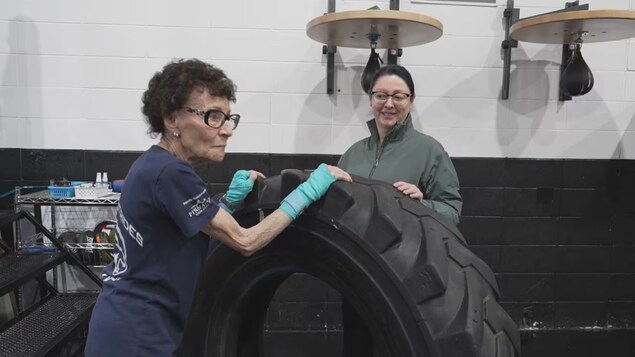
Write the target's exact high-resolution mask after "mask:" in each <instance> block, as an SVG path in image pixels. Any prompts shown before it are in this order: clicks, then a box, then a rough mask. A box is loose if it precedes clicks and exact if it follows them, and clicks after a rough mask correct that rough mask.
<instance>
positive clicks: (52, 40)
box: [0, 0, 635, 159]
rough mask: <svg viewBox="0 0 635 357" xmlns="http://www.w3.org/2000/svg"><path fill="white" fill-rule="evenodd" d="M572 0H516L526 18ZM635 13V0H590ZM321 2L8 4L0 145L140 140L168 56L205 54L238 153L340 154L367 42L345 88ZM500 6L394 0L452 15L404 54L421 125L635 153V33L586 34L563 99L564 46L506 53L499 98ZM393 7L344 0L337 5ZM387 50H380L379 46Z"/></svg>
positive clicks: (477, 142)
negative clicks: (585, 82)
mask: <svg viewBox="0 0 635 357" xmlns="http://www.w3.org/2000/svg"><path fill="white" fill-rule="evenodd" d="M565 2H566V1H565V0H562V1H561V2H558V1H555V2H554V1H553V0H516V1H515V3H516V6H517V7H519V8H520V9H521V17H526V16H530V15H535V14H539V13H543V12H547V11H552V10H557V9H559V8H562V7H563V6H564V3H565ZM583 2H584V3H589V5H590V7H591V9H607V8H614V9H635V0H588V1H583ZM327 4H328V0H271V1H258V0H231V1H220V0H207V1H201V0H180V1H170V0H135V1H128V0H111V1H96V0H57V1H50V0H28V1H27V0H22V1H10V0H0V36H1V37H2V38H0V147H2V148H11V147H20V148H46V149H100V150H101V149H103V150H145V149H146V148H147V147H148V146H149V145H151V144H152V143H154V142H155V140H153V139H151V138H150V137H148V135H147V134H146V127H145V123H144V121H143V117H142V116H141V114H140V108H139V106H140V96H141V94H142V93H143V90H144V89H145V87H146V85H147V82H148V79H149V78H150V77H151V75H152V74H153V73H154V72H155V71H157V70H159V69H160V68H161V67H162V66H163V65H164V64H165V63H167V62H168V61H169V60H170V59H172V58H181V57H198V58H201V59H203V60H205V61H209V62H211V63H214V64H216V65H218V66H219V67H221V68H223V69H224V70H225V71H226V72H227V73H228V75H229V76H230V77H231V78H232V79H233V80H234V81H235V82H236V83H237V85H238V88H239V93H238V103H236V104H235V105H234V107H233V111H234V112H237V113H240V114H241V115H242V120H241V123H240V127H239V129H238V130H236V132H235V133H234V137H233V138H232V139H231V140H230V145H229V148H228V150H229V151H230V152H272V153H316V154H339V153H342V152H343V151H344V150H345V149H346V148H347V147H348V146H349V145H350V144H351V143H352V142H353V141H355V140H358V139H360V138H362V137H364V136H366V135H367V129H366V127H365V124H364V123H365V121H366V120H367V119H369V118H370V115H371V112H370V108H369V103H368V98H367V97H366V96H365V95H364V94H363V93H362V91H361V88H360V85H359V81H360V77H361V73H362V71H363V67H364V65H365V63H366V61H367V59H368V51H366V50H358V49H350V48H338V52H337V54H336V62H337V63H336V72H337V73H336V85H337V87H336V90H337V94H335V95H332V96H328V95H326V58H325V57H324V56H323V55H322V52H321V47H322V45H321V44H320V43H317V42H314V41H313V40H311V39H309V38H308V37H307V36H306V34H305V26H306V24H307V22H308V21H309V20H311V19H312V18H314V17H316V16H320V15H321V14H323V13H324V12H325V11H326V9H327ZM505 4H506V0H498V4H497V6H494V7H491V6H453V5H439V4H430V3H411V2H410V1H409V0H401V2H400V6H401V10H404V11H413V12H419V13H423V14H425V15H428V16H432V17H434V18H437V19H438V20H440V21H441V22H442V23H443V25H444V35H443V36H442V37H441V38H440V39H439V40H437V41H435V42H433V43H430V44H426V45H423V46H418V47H409V48H405V49H404V55H403V57H402V58H401V63H402V64H403V65H405V66H407V67H408V68H409V69H410V71H411V73H412V74H413V76H414V78H415V82H416V86H417V94H418V97H417V99H416V102H415V108H414V115H415V125H416V127H417V128H419V129H420V130H422V131H424V132H426V133H428V134H430V135H433V136H434V137H435V138H437V139H438V140H439V141H441V142H442V143H443V144H444V146H445V147H446V149H447V150H448V152H449V153H450V154H451V155H452V156H457V157H459V156H463V157H534V158H602V159H608V158H625V159H635V42H634V41H635V40H625V41H615V42H606V43H598V44H585V45H584V46H583V54H584V56H585V59H586V61H587V63H588V64H589V65H590V66H591V68H592V69H593V73H594V76H595V80H596V81H595V87H594V89H593V90H592V91H591V92H590V93H589V94H587V95H586V96H583V97H580V98H576V99H574V100H572V101H569V102H564V103H563V102H558V101H557V90H558V85H557V84H558V80H559V65H560V57H561V47H560V46H557V45H540V44H530V43H522V42H521V43H520V44H519V47H518V48H517V49H514V50H513V51H512V60H513V64H512V72H511V86H510V100H507V101H504V100H501V99H500V91H501V83H502V77H503V70H502V66H503V61H502V59H501V53H500V43H501V41H502V39H503V36H504V29H503V26H502V14H503V10H504V7H505ZM373 5H379V6H380V7H381V8H383V9H387V8H388V6H389V2H388V0H382V1H361V0H338V1H337V2H336V6H337V10H338V11H344V10H355V9H366V8H369V7H371V6H373ZM381 53H382V54H383V51H381Z"/></svg>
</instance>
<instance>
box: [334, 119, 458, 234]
mask: <svg viewBox="0 0 635 357" xmlns="http://www.w3.org/2000/svg"><path fill="white" fill-rule="evenodd" d="M366 124H367V125H368V129H370V137H368V138H366V139H362V140H360V141H358V142H356V143H355V144H353V146H351V147H350V148H349V149H348V150H346V152H345V153H344V155H342V157H341V158H340V161H339V163H338V166H339V167H340V168H342V169H343V170H345V171H347V172H348V173H350V174H353V175H357V176H363V177H368V178H371V179H375V180H381V181H385V182H388V183H395V182H397V181H405V182H408V183H412V184H416V185H417V186H418V187H419V190H421V192H423V195H424V199H423V200H422V201H421V202H422V203H423V204H424V205H426V206H428V207H430V208H432V209H433V210H435V211H437V212H439V213H441V214H442V215H444V216H446V217H447V218H449V219H450V220H451V221H452V222H454V224H458V223H459V216H460V215H461V208H462V207H463V201H462V199H461V195H460V194H459V178H458V177H457V175H456V171H455V170H454V165H452V161H451V160H450V156H448V153H447V152H445V149H444V148H443V146H441V144H440V143H439V142H438V141H436V140H435V139H434V138H432V137H431V136H428V135H425V134H422V133H420V132H418V131H417V130H416V129H415V128H414V127H413V126H412V119H411V117H410V115H408V117H407V118H406V120H404V121H403V123H400V124H397V125H396V126H395V127H394V128H393V129H392V130H391V131H390V132H389V133H388V134H387V135H386V138H385V139H384V144H383V145H381V146H380V145H379V133H378V132H377V126H376V125H375V119H372V120H369V121H368V122H367V123H366Z"/></svg>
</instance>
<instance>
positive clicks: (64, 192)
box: [49, 186, 75, 198]
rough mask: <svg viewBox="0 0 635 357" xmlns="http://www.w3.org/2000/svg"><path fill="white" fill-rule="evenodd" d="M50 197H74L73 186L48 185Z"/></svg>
mask: <svg viewBox="0 0 635 357" xmlns="http://www.w3.org/2000/svg"><path fill="white" fill-rule="evenodd" d="M49 191H51V198H72V197H75V187H73V186H71V187H58V186H49Z"/></svg>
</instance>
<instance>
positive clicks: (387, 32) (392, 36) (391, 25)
mask: <svg viewBox="0 0 635 357" xmlns="http://www.w3.org/2000/svg"><path fill="white" fill-rule="evenodd" d="M306 33H307V35H308V36H309V37H310V38H311V39H313V40H315V41H317V42H320V43H324V44H327V45H334V46H342V47H354V48H370V40H369V38H368V36H369V35H371V36H372V35H377V36H378V38H377V41H376V43H377V46H376V47H377V48H403V47H409V46H416V45H421V44H424V43H428V42H432V41H434V40H436V39H438V38H439V37H441V35H442V34H443V25H442V24H441V22H439V21H438V20H436V19H434V18H432V17H429V16H426V15H421V14H417V13H413V12H406V11H399V10H360V11H342V12H332V13H328V14H326V15H323V16H319V17H316V18H314V19H313V20H311V21H309V23H308V24H307V26H306Z"/></svg>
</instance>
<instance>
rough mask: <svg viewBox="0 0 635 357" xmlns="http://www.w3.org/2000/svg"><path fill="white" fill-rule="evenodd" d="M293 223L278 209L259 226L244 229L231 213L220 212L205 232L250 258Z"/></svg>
mask: <svg viewBox="0 0 635 357" xmlns="http://www.w3.org/2000/svg"><path fill="white" fill-rule="evenodd" d="M291 222H292V220H291V217H289V215H287V214H286V213H285V212H284V211H282V210H281V209H280V208H278V209H277V210H275V211H274V212H273V213H272V214H270V215H268V216H267V217H265V219H263V220H262V221H261V222H260V223H258V224H257V225H255V226H253V227H251V228H243V227H241V226H240V225H239V224H238V222H236V220H235V219H234V217H232V216H231V215H230V214H229V213H227V212H225V211H224V210H219V211H218V213H217V214H216V216H215V217H214V218H213V219H212V220H211V221H210V222H209V223H208V224H207V225H205V227H204V228H203V232H204V233H205V234H207V235H209V236H210V237H214V238H216V239H219V240H220V241H222V242H223V243H225V244H226V245H227V246H229V247H230V248H232V249H234V250H235V251H237V252H239V253H240V254H242V255H244V256H249V255H252V254H253V253H255V252H257V251H258V250H260V249H261V248H263V247H264V246H266V245H267V244H269V242H271V241H272V240H273V239H274V238H275V237H276V236H277V235H278V234H280V232H282V231H283V230H284V229H285V228H287V226H288V225H289V224H291Z"/></svg>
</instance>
